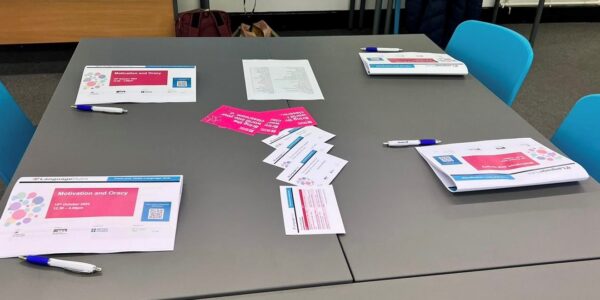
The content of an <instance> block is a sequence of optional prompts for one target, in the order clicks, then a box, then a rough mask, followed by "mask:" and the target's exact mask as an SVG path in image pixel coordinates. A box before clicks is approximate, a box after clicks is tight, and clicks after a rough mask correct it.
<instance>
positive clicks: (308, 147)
mask: <svg viewBox="0 0 600 300" xmlns="http://www.w3.org/2000/svg"><path fill="white" fill-rule="evenodd" d="M331 148H333V145H331V144H327V143H322V142H319V141H316V140H311V139H310V138H305V137H302V136H299V137H297V138H296V139H295V140H293V141H292V142H291V143H289V144H288V145H286V146H281V147H279V148H277V149H275V151H273V152H272V153H271V154H269V156H267V157H266V158H265V159H264V160H263V162H265V163H268V164H270V165H274V166H277V167H280V168H284V169H285V168H286V167H287V166H289V165H290V164H291V163H292V162H293V161H295V160H297V159H298V157H305V156H306V155H307V154H308V153H309V152H310V151H312V150H316V151H320V152H325V153H327V152H329V150H331Z"/></svg>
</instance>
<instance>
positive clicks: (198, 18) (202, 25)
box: [176, 9, 231, 37]
mask: <svg viewBox="0 0 600 300" xmlns="http://www.w3.org/2000/svg"><path fill="white" fill-rule="evenodd" d="M176 28H177V30H176V34H177V36H184V37H195V36H223V37H230V36H231V20H230V19H229V15H228V14H227V13H226V12H224V11H220V10H208V9H206V10H205V9H195V10H190V11H186V12H183V13H181V14H179V17H178V18H177V27H176Z"/></svg>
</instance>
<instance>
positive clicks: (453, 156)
mask: <svg viewBox="0 0 600 300" xmlns="http://www.w3.org/2000/svg"><path fill="white" fill-rule="evenodd" d="M416 149H417V151H418V152H419V154H421V156H422V157H423V158H424V159H425V161H426V162H427V163H428V164H429V166H431V168H432V169H433V171H434V172H435V174H436V175H437V176H438V177H439V179H440V180H441V181H442V183H443V184H444V185H445V186H446V187H447V188H448V190H450V191H451V192H468V191H479V190H491V189H502V188H511V187H521V186H534V185H542V184H552V183H561V182H571V181H582V180H586V179H588V178H589V175H588V173H587V172H586V171H585V169H584V168H583V167H581V166H580V165H579V164H578V163H576V162H574V161H572V160H570V159H568V158H567V157H565V156H562V155H561V154H559V153H557V152H555V151H553V150H551V149H549V148H547V147H545V146H544V145H542V144H540V143H538V142H536V141H535V140H533V139H531V138H516V139H504V140H489V141H479V142H470V143H458V144H448V145H436V146H425V147H418V148H416Z"/></svg>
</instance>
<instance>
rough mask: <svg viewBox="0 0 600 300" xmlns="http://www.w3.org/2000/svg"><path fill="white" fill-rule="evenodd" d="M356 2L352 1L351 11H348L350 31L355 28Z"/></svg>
mask: <svg viewBox="0 0 600 300" xmlns="http://www.w3.org/2000/svg"><path fill="white" fill-rule="evenodd" d="M355 5H356V0H350V9H349V11H348V29H352V28H354V6H355Z"/></svg>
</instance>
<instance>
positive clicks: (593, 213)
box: [269, 35, 600, 281]
mask: <svg viewBox="0 0 600 300" xmlns="http://www.w3.org/2000/svg"><path fill="white" fill-rule="evenodd" d="M270 43H271V45H269V49H270V51H271V57H273V58H281V59H290V58H307V59H309V60H310V63H311V66H312V68H313V70H314V72H315V75H316V77H317V78H318V80H319V84H320V86H321V88H322V90H323V95H324V96H325V99H326V100H325V101H324V102H307V101H305V102H293V103H292V105H294V106H297V105H303V106H305V107H306V108H307V109H308V110H309V111H310V112H311V113H312V114H313V116H314V117H315V119H316V120H318V122H319V127H320V128H323V129H324V130H328V131H330V132H333V133H335V134H337V137H336V138H335V139H334V140H333V141H332V144H334V145H335V147H334V148H333V149H332V154H334V155H337V156H339V157H342V158H344V159H347V160H348V161H349V164H348V165H347V166H346V168H345V169H344V170H343V171H342V172H341V173H340V175H339V176H338V177H337V178H336V179H335V181H334V182H333V186H334V188H335V192H336V195H337V198H338V202H339V206H340V210H341V214H342V217H343V219H344V224H345V227H346V232H347V234H345V235H341V236H340V241H341V243H342V247H343V248H344V252H345V254H346V257H347V259H348V262H349V265H350V268H351V270H352V273H353V275H354V278H355V280H356V281H363V280H375V279H385V278H395V277H407V276H416V275H424V274H436V273H446V272H458V271H465V270H478V269H486V268H496V267H505V266H515V265H527V264H536V263H547V262H556V261H566V260H573V259H583V258H597V257H600V238H599V233H600V192H599V191H600V186H599V185H598V184H597V183H596V182H595V181H594V180H593V179H590V180H588V181H585V182H583V183H581V184H578V183H574V184H573V183H572V184H560V185H553V186H544V187H535V188H523V189H510V190H500V191H491V192H490V191H488V192H476V193H465V194H452V193H450V192H448V191H447V190H446V189H445V188H444V187H443V186H442V184H441V183H440V182H439V180H438V179H437V177H436V176H435V175H434V173H433V172H432V171H431V169H430V168H429V167H428V165H427V164H426V163H425V162H424V161H423V160H422V159H421V157H420V156H419V155H418V153H417V152H416V151H415V150H414V149H411V148H408V149H391V148H385V147H383V146H382V142H383V141H387V140H390V139H395V138H399V139H412V138H424V137H433V138H439V139H441V140H443V141H444V142H445V143H454V142H467V141H477V140H487V139H501V138H515V137H532V138H534V139H536V140H538V141H540V142H541V143H544V144H546V145H548V146H550V147H553V146H552V144H551V143H550V142H549V141H548V140H547V139H546V138H544V137H543V136H542V135H541V134H540V133H539V132H537V131H536V130H535V129H534V128H533V127H531V126H530V125H529V124H528V123H527V122H526V121H525V120H523V119H522V118H521V117H519V116H518V115H517V114H516V113H515V112H514V111H513V110H512V109H511V108H510V107H508V106H506V105H505V104H504V103H503V102H502V101H500V100H499V99H498V98H497V97H495V96H494V95H493V94H492V93H491V92H490V91H489V90H487V89H486V88H485V87H484V86H483V85H482V84H481V83H479V82H478V81H477V80H476V79H475V78H473V77H472V76H466V77H433V76H424V77H416V76H412V77H374V76H371V77H369V76H367V75H366V73H365V71H364V68H363V66H362V64H361V62H360V60H359V57H358V54H357V49H359V48H360V47H362V46H364V45H386V46H389V47H400V48H403V49H405V50H406V51H434V52H440V51H441V49H439V48H438V47H437V46H435V45H434V44H433V43H432V42H431V41H430V40H429V39H427V38H426V37H425V36H423V35H402V36H361V37H339V38H331V37H322V38H321V37H319V38H294V39H289V38H282V39H280V40H277V41H271V42H270ZM332 66H333V67H332Z"/></svg>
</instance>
